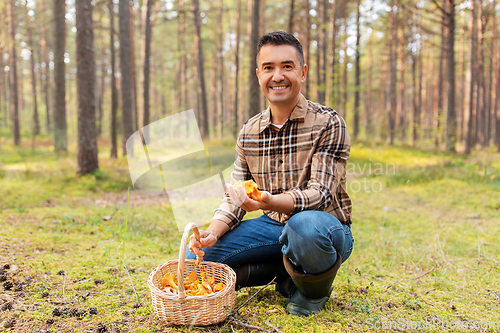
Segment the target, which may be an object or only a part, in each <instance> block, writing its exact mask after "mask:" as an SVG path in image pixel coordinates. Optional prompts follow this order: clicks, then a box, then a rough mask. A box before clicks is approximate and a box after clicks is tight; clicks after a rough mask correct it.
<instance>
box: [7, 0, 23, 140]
mask: <svg viewBox="0 0 500 333" xmlns="http://www.w3.org/2000/svg"><path fill="white" fill-rule="evenodd" d="M16 24H17V23H16V2H15V0H10V1H9V37H10V40H9V43H10V55H9V59H10V64H9V66H10V70H9V73H10V121H11V127H12V138H13V140H14V144H15V145H16V146H18V145H19V144H20V143H21V133H20V128H19V100H18V94H17V55H16Z"/></svg>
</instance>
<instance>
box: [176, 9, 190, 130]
mask: <svg viewBox="0 0 500 333" xmlns="http://www.w3.org/2000/svg"><path fill="white" fill-rule="evenodd" d="M177 5H178V7H179V45H178V50H179V57H180V58H179V61H180V66H179V71H180V73H179V74H180V75H179V76H180V81H181V86H180V89H179V90H180V94H179V95H180V96H179V97H180V98H179V105H180V111H185V110H187V109H188V87H187V77H186V74H187V55H186V48H185V46H184V45H185V43H186V37H185V33H186V12H185V9H184V0H178V4H177ZM185 125H186V133H188V132H189V118H187V117H186V124H185Z"/></svg>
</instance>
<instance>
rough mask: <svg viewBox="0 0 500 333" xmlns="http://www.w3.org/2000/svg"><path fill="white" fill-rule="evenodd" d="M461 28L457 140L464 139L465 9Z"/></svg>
mask: <svg viewBox="0 0 500 333" xmlns="http://www.w3.org/2000/svg"><path fill="white" fill-rule="evenodd" d="M461 15H462V30H461V34H460V35H461V37H460V38H461V39H462V52H460V82H461V83H460V94H459V96H460V97H459V101H458V102H459V107H458V112H459V123H460V126H459V127H458V128H459V129H460V131H459V132H460V138H459V141H460V142H463V141H464V132H465V110H466V108H465V99H466V97H465V95H466V94H465V91H466V88H465V82H466V79H465V72H466V63H465V50H466V46H465V24H466V22H465V10H463V11H462V14H461Z"/></svg>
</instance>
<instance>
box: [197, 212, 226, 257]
mask: <svg viewBox="0 0 500 333" xmlns="http://www.w3.org/2000/svg"><path fill="white" fill-rule="evenodd" d="M228 231H229V227H228V225H227V224H226V223H224V222H222V221H220V220H212V222H210V225H209V226H208V228H207V230H200V240H199V241H198V240H197V239H196V237H195V236H194V235H191V237H190V238H189V251H191V252H192V253H194V254H196V255H198V256H203V255H205V252H204V251H203V250H202V249H204V248H207V247H210V246H213V245H214V244H215V243H217V240H218V239H219V238H221V237H222V235H224V234H225V233H226V232H228Z"/></svg>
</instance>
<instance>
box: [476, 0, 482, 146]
mask: <svg viewBox="0 0 500 333" xmlns="http://www.w3.org/2000/svg"><path fill="white" fill-rule="evenodd" d="M482 18H483V5H482V2H478V3H477V55H476V56H477V61H476V63H477V76H476V78H477V81H476V85H477V88H476V89H477V94H476V135H475V142H474V144H478V143H479V144H481V146H484V97H483V96H484V48H483V45H484V44H483V41H484V40H483V29H484V27H483V20H482Z"/></svg>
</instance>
